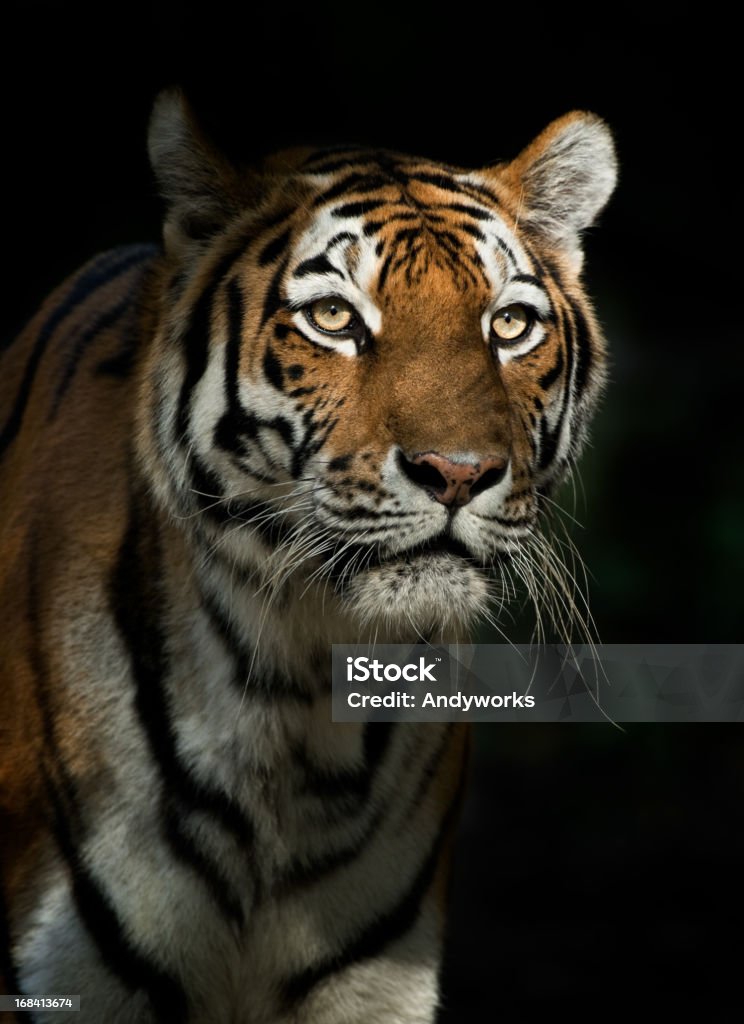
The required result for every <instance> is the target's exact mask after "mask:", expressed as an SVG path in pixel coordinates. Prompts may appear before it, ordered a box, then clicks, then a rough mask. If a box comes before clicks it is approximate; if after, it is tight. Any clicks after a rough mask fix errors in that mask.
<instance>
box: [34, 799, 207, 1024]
mask: <svg viewBox="0 0 744 1024" xmlns="http://www.w3.org/2000/svg"><path fill="white" fill-rule="evenodd" d="M48 782H49V785H48V796H49V801H50V805H51V808H52V814H53V828H54V835H55V838H56V841H57V845H58V847H59V850H60V852H61V854H62V856H63V857H64V859H65V861H66V862H67V866H68V868H69V870H70V874H71V877H72V892H73V897H74V899H75V906H76V907H77V911H78V914H79V915H80V919H81V920H82V922H83V924H84V925H85V927H86V928H87V929H88V932H89V933H90V935H91V936H92V938H93V940H94V942H95V944H96V946H97V948H98V950H99V952H100V954H101V956H102V957H103V960H104V962H105V964H106V966H107V967H109V968H110V969H111V970H112V971H113V972H114V973H115V974H116V975H117V977H118V978H120V979H121V981H122V982H123V983H124V984H125V985H126V986H127V988H128V989H129V990H130V991H131V992H137V991H140V990H144V991H145V992H147V994H148V996H149V998H150V1001H151V1003H152V1006H153V1009H154V1011H155V1014H156V1016H157V1018H158V1020H159V1021H163V1024H172V1022H177V1021H185V1020H186V1013H187V1004H186V994H185V993H184V991H183V989H182V988H181V986H180V985H179V983H178V982H177V981H176V980H175V978H173V977H171V976H170V975H169V974H168V973H166V972H165V971H163V970H161V969H160V968H159V967H157V966H156V965H155V964H153V963H151V962H150V961H149V960H148V959H147V958H146V957H145V956H144V955H143V954H142V953H140V952H139V950H137V949H136V948H135V947H134V946H133V945H132V944H131V943H130V942H129V941H128V940H127V938H126V936H125V934H124V929H123V927H122V924H121V921H120V920H119V916H118V914H117V913H116V910H115V909H114V907H113V906H112V904H111V902H110V900H109V898H108V896H107V895H106V893H105V892H104V891H103V889H102V888H101V887H100V885H99V884H98V882H97V881H96V880H95V879H94V878H93V876H92V875H91V874H90V872H89V871H88V869H87V867H86V866H85V863H84V861H83V859H82V857H81V855H80V850H79V848H78V846H77V845H76V843H75V842H74V840H73V837H72V834H71V832H70V829H69V827H68V821H67V815H66V813H65V808H64V806H63V801H61V800H60V797H59V794H58V792H57V790H56V787H55V786H54V784H53V783H52V782H51V780H48Z"/></svg>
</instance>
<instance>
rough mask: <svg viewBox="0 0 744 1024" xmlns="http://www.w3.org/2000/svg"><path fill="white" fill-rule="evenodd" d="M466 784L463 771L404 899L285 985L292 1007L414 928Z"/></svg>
mask: <svg viewBox="0 0 744 1024" xmlns="http://www.w3.org/2000/svg"><path fill="white" fill-rule="evenodd" d="M464 782H465V771H464V769H463V770H461V773H460V780H459V783H458V786H457V789H456V791H455V794H454V796H453V798H452V800H451V802H450V804H449V806H448V808H447V810H446V812H445V813H444V816H443V817H442V820H441V823H440V826H439V829H438V831H437V834H436V836H435V837H434V841H433V843H432V845H431V849H430V850H429V854H428V856H427V857H426V858H425V859H424V861H423V863H422V864H421V867H420V868H419V870H418V872H417V873H416V875H415V877H414V878H413V881H412V882H411V884H410V885H409V887H408V890H407V891H406V892H405V893H404V894H403V896H402V897H401V899H400V900H399V901H398V902H397V903H396V904H395V905H394V906H393V907H391V908H390V909H389V910H388V911H387V912H386V913H383V914H381V915H380V916H379V917H378V918H376V919H375V920H374V921H372V922H371V923H370V924H369V925H367V927H366V928H365V929H364V930H363V931H362V932H361V934H360V935H358V937H357V938H356V939H354V940H353V941H351V942H349V944H348V945H347V946H346V947H345V949H343V950H342V952H341V953H339V954H338V955H337V956H333V957H328V958H327V959H325V960H321V961H320V963H318V964H315V965H314V966H312V967H308V968H307V969H306V970H304V971H301V972H300V973H298V974H295V975H294V976H293V977H291V978H288V979H287V980H286V981H285V982H284V984H283V985H282V991H283V996H284V1000H285V1003H286V1005H287V1006H288V1007H289V1006H291V1005H292V1004H294V1003H297V1002H299V1001H300V1000H301V999H304V998H305V997H306V996H307V995H308V993H309V992H310V991H311V990H312V989H313V988H315V986H316V985H318V984H319V983H320V982H322V981H323V980H324V979H325V978H327V977H328V976H329V975H331V974H337V973H338V972H340V971H343V970H344V969H345V968H347V967H350V966H352V964H356V963H359V962H360V961H362V960H369V959H371V958H372V957H375V956H378V955H379V954H380V953H382V952H383V950H385V949H386V948H387V947H388V946H390V945H391V944H392V943H393V942H395V941H397V940H398V939H401V938H402V937H403V936H404V935H405V934H406V933H407V932H408V931H409V930H410V929H411V928H412V927H413V925H414V924H415V922H416V921H417V919H418V916H419V913H420V912H421V901H422V899H423V898H424V896H425V895H426V892H427V891H428V889H429V886H430V885H431V883H432V880H433V878H434V874H435V872H436V869H437V866H438V864H439V859H440V857H441V854H442V851H443V849H444V844H445V843H446V841H447V839H448V838H449V835H450V831H451V829H452V826H453V824H454V821H455V817H456V815H457V813H458V811H459V808H460V802H461V799H462V793H463V788H464Z"/></svg>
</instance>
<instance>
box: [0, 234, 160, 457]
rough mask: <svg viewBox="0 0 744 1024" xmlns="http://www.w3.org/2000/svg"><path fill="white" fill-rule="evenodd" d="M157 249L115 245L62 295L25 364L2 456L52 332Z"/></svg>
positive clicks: (0, 438)
mask: <svg viewBox="0 0 744 1024" xmlns="http://www.w3.org/2000/svg"><path fill="white" fill-rule="evenodd" d="M155 252H156V250H155V248H154V246H149V245H148V246H142V245H138V246H128V247H127V248H126V249H115V250H113V252H111V253H106V254H105V255H104V256H102V257H100V258H99V259H98V260H96V262H95V263H94V264H93V265H92V266H91V267H90V268H89V269H88V270H86V271H85V272H83V273H81V274H80V275H79V276H78V277H77V278H76V279H75V281H74V283H73V285H72V288H71V289H70V291H69V293H68V294H67V295H66V296H65V297H64V299H62V301H61V302H60V304H59V305H58V306H55V308H54V309H53V310H52V313H51V315H50V316H49V318H48V319H47V320H46V321H45V323H44V324H43V325H42V326H41V328H40V329H39V333H38V334H37V336H36V342H35V344H34V348H33V350H32V352H31V356H30V357H29V360H28V362H27V364H26V369H25V371H24V374H23V379H22V380H21V384H20V387H19V388H18V394H17V396H16V401H15V405H14V406H13V410H12V412H11V414H10V416H9V417H8V420H7V422H6V424H5V426H4V427H3V430H2V433H0V457H1V456H2V454H3V453H4V452H5V450H6V448H7V447H8V446H9V445H10V444H11V443H12V442H13V441H14V440H15V437H16V435H17V434H18V431H19V430H20V427H21V422H22V420H23V413H24V411H25V408H26V403H27V402H28V399H29V396H30V394H31V388H32V386H33V382H34V378H35V376H36V371H37V369H38V367H39V363H40V362H41V359H42V356H43V355H44V352H45V351H46V347H47V345H48V344H49V342H50V340H51V338H52V335H53V334H54V332H55V331H56V330H57V328H58V327H59V326H60V324H61V323H62V322H63V321H64V320H65V319H66V317H68V316H69V315H70V314H71V313H72V312H73V311H74V310H75V308H76V307H77V306H79V305H80V303H81V302H83V301H84V300H85V299H86V298H88V296H89V295H90V294H91V293H92V292H93V291H95V290H96V289H98V288H102V287H103V286H104V285H106V284H109V283H110V282H111V281H113V280H114V279H115V278H117V277H119V276H120V275H121V274H123V273H124V271H126V270H128V269H129V268H130V267H133V266H135V264H137V263H141V262H143V261H144V260H145V259H149V258H152V256H153V255H154V253H155Z"/></svg>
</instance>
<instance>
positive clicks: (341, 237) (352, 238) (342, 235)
mask: <svg viewBox="0 0 744 1024" xmlns="http://www.w3.org/2000/svg"><path fill="white" fill-rule="evenodd" d="M358 241H359V235H355V234H354V233H353V231H339V233H338V234H337V235H334V236H333V238H332V239H331V240H330V242H329V243H328V245H327V246H326V250H329V249H333V248H334V246H336V245H338V243H339V242H358Z"/></svg>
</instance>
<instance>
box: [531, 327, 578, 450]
mask: <svg viewBox="0 0 744 1024" xmlns="http://www.w3.org/2000/svg"><path fill="white" fill-rule="evenodd" d="M572 329H573V328H572V327H569V323H568V318H567V317H566V314H565V313H563V312H561V338H560V340H561V341H562V342H563V344H564V345H565V347H566V375H565V384H564V388H563V398H562V403H561V411H560V414H559V416H558V420H557V422H556V425H555V428H554V429H553V430H552V431H551V430H549V429H548V423H547V419H546V417H545V416H543V417H542V419H541V420H540V462H539V465H538V468H539V469H540V470H545V469H547V467H548V466H549V465H550V463H551V462H552V461H553V459H554V458H555V455H556V452H557V450H558V442H559V440H560V436H561V433H562V431H563V424H564V422H565V420H566V416H567V414H568V409H569V405H570V403H571V387H572V376H573V364H574V359H573V343H572V341H571V339H570V338H569V330H572ZM559 351H560V350H559ZM561 362H562V359H561ZM546 376H547V375H546ZM541 379H542V378H541Z"/></svg>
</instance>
